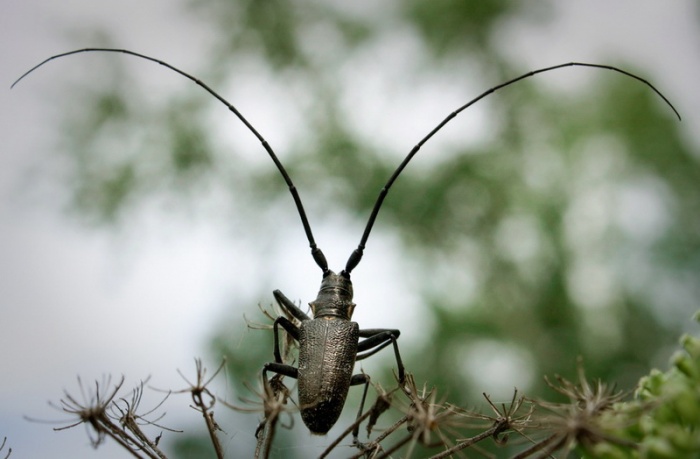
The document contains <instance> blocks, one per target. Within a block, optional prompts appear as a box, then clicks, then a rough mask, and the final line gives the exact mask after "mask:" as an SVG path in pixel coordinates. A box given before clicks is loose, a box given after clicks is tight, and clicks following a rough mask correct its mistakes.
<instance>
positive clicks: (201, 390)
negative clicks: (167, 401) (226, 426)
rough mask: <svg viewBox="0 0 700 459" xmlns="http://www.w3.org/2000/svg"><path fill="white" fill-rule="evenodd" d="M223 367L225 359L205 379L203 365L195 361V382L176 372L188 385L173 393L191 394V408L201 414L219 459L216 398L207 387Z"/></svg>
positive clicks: (219, 444) (222, 454)
mask: <svg viewBox="0 0 700 459" xmlns="http://www.w3.org/2000/svg"><path fill="white" fill-rule="evenodd" d="M225 365H226V359H224V360H223V361H222V362H221V365H219V368H217V369H216V371H215V372H214V374H213V375H212V376H211V377H210V378H209V379H206V374H207V370H206V368H205V367H204V365H202V360H201V359H195V366H196V373H197V382H196V383H192V382H190V381H189V380H188V379H187V377H186V376H185V375H184V374H183V373H182V372H181V371H180V370H178V371H177V372H178V374H179V375H180V376H181V377H182V379H184V380H185V382H187V384H189V387H188V388H186V389H182V390H179V391H175V393H180V394H182V393H187V392H189V393H190V394H191V396H192V401H193V403H194V405H193V406H192V408H194V409H195V410H196V411H199V412H200V413H201V414H202V418H203V419H204V423H205V424H206V426H207V432H208V433H209V439H210V440H211V443H212V445H213V446H214V451H215V452H216V457H217V458H219V459H223V457H224V450H223V448H222V446H221V442H220V441H219V437H218V436H217V433H218V432H219V431H221V430H222V429H221V427H219V425H218V424H217V423H216V421H215V420H214V405H215V404H216V397H215V396H214V394H212V393H211V391H210V390H209V389H208V387H207V386H208V385H209V384H211V382H212V381H213V380H214V378H216V376H217V375H218V374H219V373H220V372H221V370H223V368H224V366H225Z"/></svg>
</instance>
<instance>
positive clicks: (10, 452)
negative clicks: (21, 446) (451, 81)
mask: <svg viewBox="0 0 700 459" xmlns="http://www.w3.org/2000/svg"><path fill="white" fill-rule="evenodd" d="M5 443H7V437H3V439H2V443H0V452H2V450H3V448H4V447H5ZM11 454H12V448H9V447H8V448H7V454H5V457H4V459H7V458H8V457H10V455H11Z"/></svg>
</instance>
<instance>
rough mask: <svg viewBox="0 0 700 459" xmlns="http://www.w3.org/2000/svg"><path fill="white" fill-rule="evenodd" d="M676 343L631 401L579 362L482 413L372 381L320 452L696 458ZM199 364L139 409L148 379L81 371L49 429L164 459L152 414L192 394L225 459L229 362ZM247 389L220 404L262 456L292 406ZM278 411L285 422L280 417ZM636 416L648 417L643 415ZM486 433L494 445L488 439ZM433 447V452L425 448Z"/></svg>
mask: <svg viewBox="0 0 700 459" xmlns="http://www.w3.org/2000/svg"><path fill="white" fill-rule="evenodd" d="M268 316H269V317H270V318H272V316H271V315H268ZM263 327H264V326H263ZM681 344H682V345H683V347H684V353H682V354H679V355H676V356H675V357H674V359H673V363H674V367H673V368H672V369H671V370H669V372H667V373H661V372H659V371H652V373H651V375H650V376H647V377H644V378H642V380H641V382H640V387H639V389H638V391H637V393H636V398H635V399H634V400H632V401H623V399H624V397H625V395H626V394H625V393H624V392H623V391H619V390H616V388H615V387H614V386H611V385H608V384H606V383H604V382H602V381H596V382H590V381H589V380H588V379H587V378H586V375H585V372H584V369H583V365H582V364H581V362H579V368H578V380H577V381H576V382H572V381H569V380H567V379H565V378H563V377H560V376H556V377H555V378H554V381H552V380H550V379H548V378H545V381H546V382H547V384H548V385H549V387H550V388H551V389H553V390H554V391H555V392H557V393H559V394H561V395H563V396H565V397H566V401H564V402H559V403H554V402H549V401H545V400H535V399H530V398H526V397H524V396H522V395H520V394H519V392H518V390H517V389H515V390H514V391H513V396H512V398H511V399H510V400H509V401H508V402H506V403H496V402H494V401H492V399H491V397H490V396H489V395H487V394H486V393H484V394H483V396H484V399H485V401H486V404H487V406H486V408H487V411H486V412H485V413H482V412H479V411H476V410H472V409H466V408H463V407H460V406H456V405H454V404H451V403H448V402H446V401H445V400H444V397H439V396H438V391H437V389H436V388H435V387H432V388H430V389H428V387H429V386H428V384H427V383H423V384H422V385H419V384H417V383H416V381H415V379H414V376H413V375H412V374H410V373H406V375H405V379H404V381H403V382H399V379H398V378H396V381H397V384H396V386H395V387H394V388H392V389H391V390H388V391H387V390H384V389H383V388H382V387H381V386H380V385H378V384H372V386H373V388H374V390H375V392H376V395H377V396H376V399H375V401H374V403H373V404H372V406H371V407H369V408H368V409H367V410H365V411H364V412H362V413H359V414H358V417H357V418H356V420H355V421H354V422H352V423H350V425H348V426H347V428H346V429H345V430H344V431H343V432H342V433H341V434H340V435H338V436H337V437H336V438H335V439H333V440H331V441H330V442H329V444H328V446H327V447H326V449H325V450H324V451H323V452H322V453H321V455H320V456H319V457H320V458H325V457H328V456H330V455H331V453H333V454H336V455H337V454H339V452H340V451H339V446H340V445H341V443H343V440H344V439H346V438H347V437H348V436H349V435H350V434H351V433H352V435H353V441H352V443H351V444H349V443H344V446H343V447H347V445H350V446H351V447H354V449H355V451H354V452H349V453H348V456H350V457H351V458H356V459H360V458H365V459H366V458H372V459H383V458H389V457H404V458H409V457H429V458H430V459H443V458H447V457H465V456H464V454H465V451H464V450H466V449H470V450H474V451H475V452H476V453H477V454H479V455H482V456H484V457H492V458H495V457H511V458H512V459H521V458H553V457H555V455H556V457H567V456H568V455H569V454H571V453H572V452H573V451H575V452H576V453H581V454H583V455H585V456H586V457H620V458H623V457H624V458H626V457H649V456H650V453H649V454H648V452H649V451H657V452H658V451H662V450H663V451H673V452H680V454H679V455H675V456H674V455H673V454H671V456H669V457H688V458H691V457H697V454H696V453H697V447H698V446H699V445H700V440H698V439H697V438H696V437H697V435H696V433H697V428H698V425H700V422H695V421H693V419H695V418H693V416H696V417H697V418H698V419H700V416H697V413H698V412H700V408H698V407H700V402H698V400H700V397H697V387H698V384H700V370H699V369H700V339H698V338H693V337H689V336H684V337H683V339H682V340H681ZM288 358H291V357H288ZM195 363H196V380H195V382H194V383H192V382H190V381H189V380H188V379H187V378H186V377H185V376H184V375H183V374H182V373H181V372H179V373H180V375H181V376H182V377H183V379H185V381H187V383H188V385H189V387H187V388H186V389H183V390H179V391H164V392H166V395H165V396H164V397H163V398H162V399H161V400H160V401H158V402H157V403H156V404H155V406H154V407H153V408H152V409H150V410H142V409H141V406H142V399H143V396H144V388H145V386H146V383H147V380H146V381H143V382H141V383H140V384H139V385H138V386H137V387H136V388H135V389H134V390H133V391H131V393H130V395H129V396H126V397H118V396H117V394H118V392H119V391H120V390H121V388H122V387H123V384H124V378H123V377H122V378H121V379H120V380H119V381H118V382H117V383H116V384H113V383H112V380H111V378H109V377H106V378H103V380H102V381H101V382H97V381H96V382H95V384H94V386H89V387H88V388H87V389H86V387H85V386H84V385H83V382H82V380H81V379H80V378H78V385H79V388H80V396H79V397H74V396H73V395H71V394H70V393H68V392H64V398H63V399H61V400H60V403H59V404H58V405H54V404H51V406H53V407H55V408H57V409H59V410H60V411H62V412H63V413H67V414H69V415H70V416H71V419H70V420H67V421H60V422H61V424H63V425H61V426H60V427H56V428H55V430H58V431H60V430H66V429H70V428H73V427H76V426H78V425H81V424H82V425H85V426H86V428H87V431H88V436H89V438H90V441H91V443H92V445H93V446H94V447H98V446H100V445H101V444H102V443H103V442H104V441H105V439H108V438H111V439H113V440H114V441H115V442H117V443H118V444H119V445H121V446H122V447H123V448H124V449H126V450H127V451H128V452H129V453H130V454H131V455H132V456H133V457H137V458H156V459H163V458H166V457H167V456H166V454H165V453H164V452H163V451H162V450H160V448H159V442H160V439H161V437H162V435H163V431H167V432H178V431H176V430H173V429H169V428H167V427H163V426H162V425H161V424H160V422H161V420H162V419H163V417H164V416H165V413H164V412H163V413H161V414H155V413H156V411H158V410H160V409H161V407H162V406H163V404H164V403H165V401H166V400H167V399H168V397H169V396H170V394H171V393H189V394H190V395H191V397H192V400H193V405H192V407H193V408H194V409H195V410H196V411H198V412H199V413H200V414H201V415H202V417H203V419H204V421H205V425H206V430H207V432H208V434H209V437H210V439H211V443H212V445H213V448H214V451H215V452H216V455H217V457H219V458H222V457H224V454H223V450H222V447H221V444H220V442H219V440H218V437H217V434H218V432H219V431H221V428H220V427H219V425H218V423H217V422H216V421H215V419H214V406H215V404H216V402H217V400H219V399H217V398H216V397H215V396H214V394H213V393H212V391H211V390H210V389H209V387H208V386H209V385H210V384H211V382H212V380H213V379H214V378H215V377H216V376H217V375H218V374H220V373H221V371H222V369H223V368H224V365H225V362H222V364H221V365H220V366H219V367H218V368H217V370H216V371H215V372H214V374H213V375H212V376H211V377H207V375H206V373H207V371H206V369H205V368H204V366H203V365H202V362H201V360H196V361H195ZM251 392H252V393H254V394H255V395H256V398H255V399H247V398H240V400H241V401H242V402H243V403H244V404H245V405H246V406H244V407H239V406H234V405H232V404H229V403H227V402H226V401H223V400H219V401H221V403H222V405H223V406H226V407H229V408H232V409H235V410H237V411H241V412H246V413H261V414H262V418H263V419H262V422H260V424H259V426H258V429H257V431H256V437H257V447H256V451H255V457H256V458H268V457H269V455H270V451H271V449H272V446H273V443H274V441H275V438H276V437H275V432H276V428H277V426H279V425H281V426H282V427H286V428H291V427H292V425H293V423H294V417H295V415H296V412H297V411H298V406H297V404H296V403H295V402H294V398H293V392H292V391H291V390H290V389H289V388H287V387H286V386H285V384H284V382H283V377H282V376H281V375H275V376H273V377H272V378H270V379H269V381H266V380H264V379H263V380H262V389H260V390H257V391H256V390H253V389H251ZM681 401H682V403H681ZM283 413H285V414H286V415H287V416H288V420H287V419H285V422H280V419H282V418H283V416H282V414H283ZM388 413H389V414H388ZM669 413H672V415H670V414H669ZM681 414H682V416H681ZM387 417H391V421H390V422H389V425H388V426H387V427H382V426H381V424H380V422H382V418H384V419H386V418H387ZM642 419H646V421H644V422H642V421H641V420H642ZM652 419H654V420H655V421H654V422H657V423H658V422H662V421H663V422H667V423H670V424H672V425H670V427H669V428H671V427H672V428H674V429H675V430H674V432H675V436H674V437H673V438H668V439H665V438H663V432H662V431H661V430H658V429H657V430H655V428H654V426H657V425H658V424H650V422H651V420H652ZM664 420H665V421H664ZM669 420H670V421H669ZM363 423H366V425H365V432H366V437H367V439H366V440H363V441H360V439H359V438H358V437H359V435H358V434H359V431H360V427H361V426H362V424H363ZM144 426H147V427H149V428H154V427H155V428H157V429H159V430H160V433H159V434H158V435H157V436H155V438H152V437H151V436H149V435H148V434H147V433H145V432H144V431H143V427H144ZM251 428H252V427H251ZM645 432H646V435H648V436H649V438H650V439H651V440H649V441H646V439H645V438H644V437H641V435H642V434H645ZM513 435H516V436H517V437H518V441H519V442H527V443H529V446H525V447H523V446H521V445H522V443H518V442H511V440H510V438H511V437H512V436H513ZM489 439H490V440H491V442H486V443H484V442H485V441H487V440H489ZM674 442H675V443H674ZM5 443H6V440H3V441H2V444H0V451H2V449H3V448H4V447H5ZM489 445H490V446H489ZM493 447H496V448H502V449H499V451H500V452H501V454H500V455H498V456H497V455H494V453H492V452H491V451H490V448H493ZM654 448H656V450H655V449H654ZM431 449H432V450H434V452H432V453H430V452H426V451H429V450H431ZM11 453H12V450H11V449H9V450H8V451H7V453H6V455H5V456H4V458H5V459H7V458H8V457H9V456H10V454H11ZM651 456H653V454H651Z"/></svg>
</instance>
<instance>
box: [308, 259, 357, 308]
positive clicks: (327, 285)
mask: <svg viewBox="0 0 700 459" xmlns="http://www.w3.org/2000/svg"><path fill="white" fill-rule="evenodd" d="M352 294H353V292H352V282H351V281H350V276H349V275H348V274H345V273H343V272H341V273H340V274H336V273H334V272H333V271H331V270H328V271H327V272H326V274H325V275H324V276H323V281H321V288H320V290H319V291H318V296H317V297H316V299H315V300H314V301H312V302H311V303H309V306H311V311H312V312H313V314H314V318H316V317H338V318H341V319H346V320H350V318H351V317H352V313H353V311H354V310H355V303H353V302H352Z"/></svg>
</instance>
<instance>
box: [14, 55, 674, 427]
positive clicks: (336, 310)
mask: <svg viewBox="0 0 700 459" xmlns="http://www.w3.org/2000/svg"><path fill="white" fill-rule="evenodd" d="M85 52H111V53H122V54H126V55H130V56H134V57H138V58H141V59H145V60H147V61H151V62H154V63H157V64H160V65H162V66H165V67H166V68H168V69H170V70H172V71H175V72H177V73H179V74H180V75H182V76H184V77H186V78H188V79H190V80H191V81H193V82H194V83H196V84H197V85H199V86H200V87H202V88H203V89H204V90H206V91H207V92H208V93H209V94H211V95H212V96H213V97H215V98H216V99H217V100H219V101H220V102H221V103H223V104H224V105H225V106H226V107H227V108H228V109H229V110H230V111H231V112H233V113H234V115H235V116H236V117H237V118H238V119H239V120H240V121H241V122H242V123H243V124H244V125H245V126H246V127H247V128H248V130H250V132H251V133H252V134H253V135H255V137H256V138H257V139H258V140H259V141H260V143H261V145H262V146H263V148H264V149H265V151H266V152H267V153H268V155H269V156H270V158H271V159H272V161H273V162H274V164H275V166H276V167H277V169H278V171H279V173H280V174H281V176H282V178H283V179H284V181H285V182H286V184H287V186H288V188H289V192H290V194H291V195H292V198H293V200H294V203H295V206H296V208H297V212H298V213H299V217H300V219H301V223H302V225H303V228H304V232H305V234H306V238H307V240H308V242H309V246H310V248H311V255H312V257H313V259H314V261H315V262H316V264H317V265H318V267H319V268H320V269H321V271H322V281H321V287H320V289H319V292H318V296H317V298H316V299H315V300H314V301H312V302H311V303H309V306H310V308H311V311H312V315H313V317H309V316H308V315H307V314H306V313H304V312H303V311H302V310H301V309H300V308H299V307H297V306H296V305H295V304H294V303H293V302H292V301H290V300H289V299H288V298H287V297H286V296H285V295H284V294H283V293H282V292H280V291H279V290H275V291H274V292H273V295H274V297H275V299H276V301H277V303H278V304H279V305H280V306H281V307H282V308H283V309H284V310H285V311H286V312H287V313H288V314H289V315H290V316H291V317H293V318H294V319H297V320H298V321H299V322H300V325H299V326H297V325H295V324H294V323H293V322H292V321H291V320H290V319H288V318H287V317H283V316H280V317H278V318H277V319H275V321H274V323H273V332H274V348H273V356H274V361H273V362H269V363H267V364H265V365H264V367H263V370H262V376H263V380H264V383H265V384H266V385H269V381H268V376H267V374H268V372H273V373H276V374H278V375H281V376H288V377H291V378H294V379H297V380H298V392H299V402H300V411H301V417H302V420H303V421H304V423H305V424H306V426H307V427H308V428H309V430H310V431H311V432H312V433H315V434H325V433H327V432H328V431H329V430H330V429H331V428H332V427H333V425H334V424H335V423H336V421H337V420H338V417H339V416H340V413H341V411H342V409H343V406H344V404H345V399H346V397H347V394H348V392H349V388H350V386H353V385H360V384H364V386H365V387H364V394H363V397H362V402H361V404H360V410H359V413H362V409H363V408H362V406H363V404H364V400H365V397H366V394H367V388H368V386H369V381H370V379H369V376H367V375H365V374H364V373H360V374H353V369H354V365H355V362H356V361H358V360H362V359H364V358H367V357H369V356H371V355H374V354H375V353H377V352H379V351H380V350H382V349H384V348H385V347H387V346H389V345H392V346H393V348H394V354H395V358H396V363H397V367H398V379H399V384H401V383H403V382H404V378H405V369H404V366H403V363H402V360H401V356H400V353H399V348H398V344H397V339H398V337H399V335H400V332H399V330H396V329H365V330H363V329H360V328H359V326H358V324H357V323H356V322H353V321H352V314H353V311H354V308H355V304H354V303H353V302H352V298H353V286H352V282H351V280H350V274H351V272H352V271H353V269H355V267H357V265H358V264H359V263H360V261H361V260H362V256H363V253H364V249H365V246H366V243H367V240H368V238H369V235H370V233H371V231H372V228H373V226H374V223H375V221H376V218H377V216H378V214H379V211H380V209H381V206H382V204H383V202H384V199H385V198H386V196H387V194H388V192H389V190H390V189H391V187H392V185H393V184H394V182H395V181H396V179H397V178H398V177H399V176H400V175H401V173H402V172H403V170H404V169H405V168H406V166H407V165H408V163H409V162H410V161H411V160H412V159H413V157H414V156H415V155H416V154H417V153H418V151H419V150H420V149H421V147H422V146H423V145H424V144H425V143H426V142H427V141H428V140H430V138H432V137H433V136H434V135H435V134H436V133H437V132H438V131H440V129H442V128H443V127H444V126H445V125H446V124H447V123H449V122H450V121H451V120H452V119H453V118H455V117H456V116H457V115H458V114H459V113H461V112H462V111H464V110H466V109H467V108H469V107H470V106H471V105H473V104H475V103H476V102H478V101H479V100H481V99H483V98H485V97H487V96H488V95H490V94H492V93H493V92H495V91H498V90H500V89H502V88H504V87H506V86H509V85H511V84H513V83H516V82H518V81H520V80H524V79H526V78H530V77H532V76H534V75H537V74H540V73H544V72H549V71H553V70H556V69H561V68H564V67H589V68H596V69H603V70H609V71H614V72H617V73H620V74H622V75H625V76H627V77H630V78H633V79H635V80H637V81H639V82H641V83H643V84H645V85H646V86H647V87H649V88H650V89H652V90H653V91H654V92H655V93H656V94H657V95H658V96H659V97H661V98H662V99H663V101H664V102H665V103H666V104H667V105H669V106H670V107H671V109H672V110H673V111H674V113H675V114H676V116H677V117H678V119H680V115H679V114H678V112H677V110H676V109H675V107H673V105H672V104H671V102H670V101H669V100H668V99H667V98H666V97H665V96H664V95H663V94H662V93H661V92H660V91H659V90H657V89H656V88H655V87H654V86H653V85H652V84H651V83H650V82H648V81H647V80H645V79H643V78H641V77H639V76H637V75H635V74H632V73H630V72H627V71H625V70H622V69H620V68H617V67H613V66H609V65H602V64H591V63H584V62H569V63H564V64H558V65H554V66H550V67H545V68H541V69H538V70H534V71H531V72H528V73H525V74H523V75H520V76H518V77H516V78H513V79H510V80H508V81H506V82H504V83H501V84H499V85H497V86H494V87H492V88H490V89H488V90H486V91H484V92H483V93H481V94H480V95H478V96H477V97H475V98H474V99H472V100H470V101H469V102H467V103H466V104H464V105H462V106H460V107H459V108H457V109H456V110H454V111H453V112H451V113H450V114H449V115H447V117H445V118H444V119H443V120H442V121H441V122H440V123H438V124H437V125H436V126H435V127H434V128H433V129H432V130H431V131H430V132H429V133H428V134H427V135H425V136H424V137H423V138H422V139H421V140H420V141H419V142H418V143H417V144H416V145H415V146H414V147H413V148H412V149H411V150H410V152H409V153H408V154H407V155H406V157H405V158H404V159H403V161H402V162H401V163H400V164H399V166H398V167H397V168H396V169H395V170H394V172H393V173H392V175H391V176H390V177H389V179H388V181H387V182H386V184H385V185H384V187H383V188H382V189H381V190H380V192H379V195H378V197H377V200H376V201H375V204H374V207H373V209H372V211H371V213H370V216H369V219H368V221H367V224H366V226H365V229H364V232H363V234H362V237H361V239H360V243H359V244H358V246H357V248H356V249H355V250H354V251H353V252H352V253H351V254H350V257H349V258H348V260H347V262H346V264H345V268H344V269H343V270H342V271H340V272H339V273H338V274H336V273H335V272H333V271H331V270H330V269H329V267H328V263H327V261H326V258H325V256H324V254H323V252H322V251H321V249H320V248H319V247H318V246H317V245H316V242H315V240H314V237H313V233H312V231H311V226H310V224H309V221H308V219H307V217H306V213H305V211H304V206H303V204H302V201H301V198H300V196H299V193H298V191H297V189H296V187H295V186H294V184H293V182H292V180H291V178H290V176H289V174H288V173H287V171H286V170H285V168H284V166H283V165H282V163H281V162H280V160H279V159H278V157H277V155H276V154H275V152H274V151H273V149H272V147H270V145H269V144H268V143H267V141H266V140H265V139H264V138H263V136H262V135H261V134H260V133H258V131H257V130H256V129H255V128H254V127H253V126H252V125H251V124H250V123H249V122H248V120H247V119H246V118H245V117H244V116H243V115H242V114H241V113H240V112H239V111H238V109H237V108H236V107H234V106H233V105H232V104H231V103H229V102H228V101H227V100H226V99H224V98H223V97H222V96H220V95H219V94H218V93H216V92H215V91H214V90H213V89H211V88H210V87H209V86H208V85H207V84H206V83H204V82H202V81H201V80H199V79H198V78H195V77H194V76H191V75H189V74H188V73H185V72H184V71H182V70H180V69H178V68H176V67H174V66H172V65H170V64H168V63H166V62H164V61H162V60H159V59H156V58H153V57H150V56H146V55H144V54H140V53H137V52H133V51H129V50H126V49H116V48H83V49H78V50H73V51H69V52H65V53H61V54H57V55H54V56H52V57H49V58H47V59H45V60H44V61H42V62H40V63H39V64H37V65H36V66H34V67H32V68H31V69H30V70H28V71H27V72H25V73H24V74H23V75H22V76H20V77H19V78H18V79H17V80H16V81H15V82H14V83H13V85H12V87H14V86H15V85H16V84H17V83H18V82H19V81H21V80H22V79H23V78H25V77H26V76H27V75H29V74H30V73H32V72H33V71H34V70H36V69H38V68H39V67H41V66H43V65H44V64H46V63H48V62H49V61H51V60H54V59H58V58H62V57H65V56H69V55H73V54H78V53H85ZM280 327H282V328H283V329H284V330H285V331H286V332H287V333H289V334H290V335H291V336H292V338H294V339H295V340H296V341H297V342H298V343H299V365H298V367H294V366H292V365H288V364H285V363H283V361H282V357H281V354H280V349H279V346H280V345H279V328H280ZM358 417H359V415H358ZM357 429H358V428H357V427H355V430H354V434H355V437H357Z"/></svg>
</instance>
